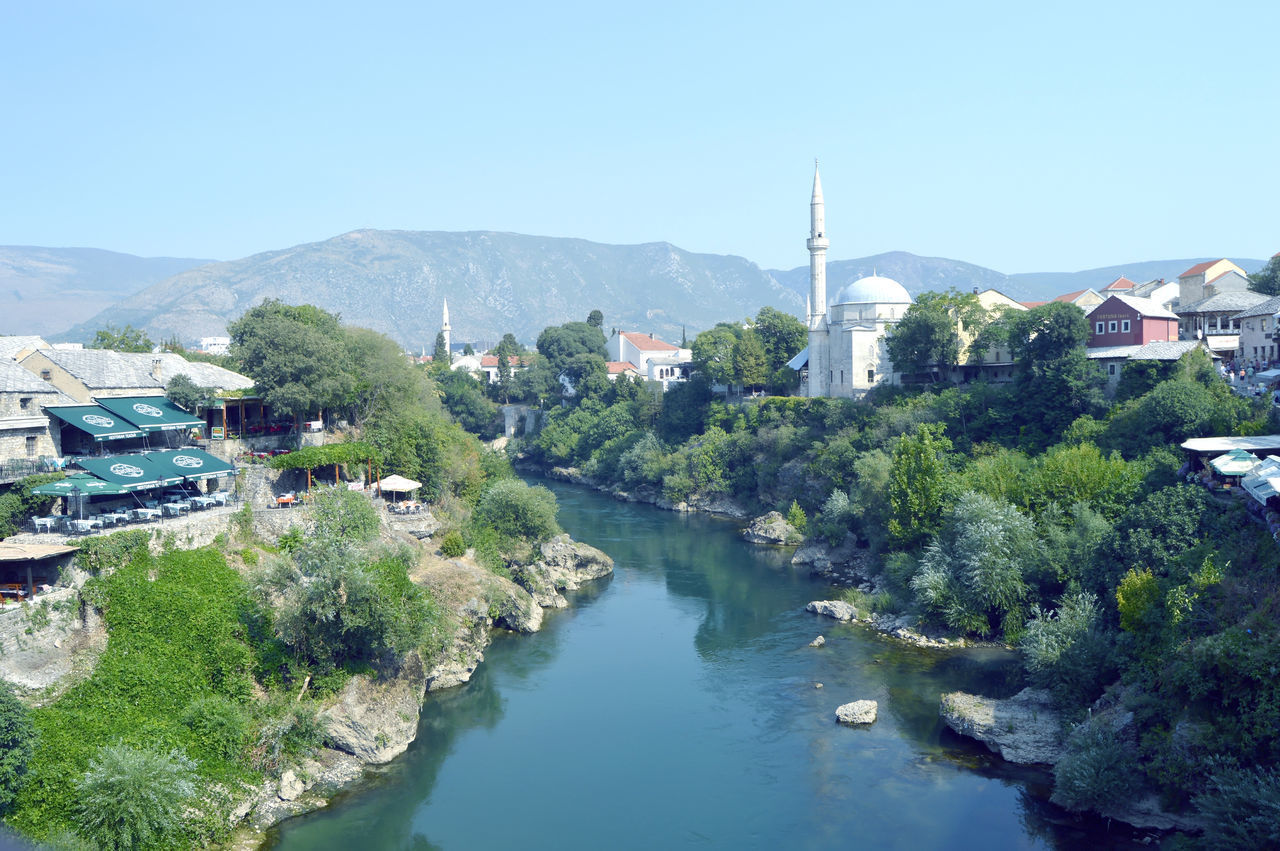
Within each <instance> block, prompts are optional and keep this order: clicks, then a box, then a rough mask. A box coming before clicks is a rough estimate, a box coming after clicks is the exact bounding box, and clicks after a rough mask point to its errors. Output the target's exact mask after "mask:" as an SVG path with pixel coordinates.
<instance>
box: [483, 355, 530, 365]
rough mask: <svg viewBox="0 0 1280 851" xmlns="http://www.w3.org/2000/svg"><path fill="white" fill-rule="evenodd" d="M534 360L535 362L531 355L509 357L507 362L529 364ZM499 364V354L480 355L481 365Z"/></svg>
mask: <svg viewBox="0 0 1280 851" xmlns="http://www.w3.org/2000/svg"><path fill="white" fill-rule="evenodd" d="M532 362H533V358H532V357H529V356H526V357H514V358H507V363H508V364H510V365H511V366H528V365H529V364H530V363H532ZM497 365H498V356H497V355H481V356H480V366H482V367H486V366H492V367H496V366H497Z"/></svg>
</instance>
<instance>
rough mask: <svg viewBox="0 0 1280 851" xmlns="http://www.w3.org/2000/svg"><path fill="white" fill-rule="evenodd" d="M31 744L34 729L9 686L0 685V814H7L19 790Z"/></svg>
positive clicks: (24, 777)
mask: <svg viewBox="0 0 1280 851" xmlns="http://www.w3.org/2000/svg"><path fill="white" fill-rule="evenodd" d="M35 745H36V728H35V725H34V724H32V723H31V714H30V713H29V712H28V711H27V708H26V707H25V706H23V705H22V701H20V700H18V697H17V695H15V694H14V693H13V687H12V686H11V685H9V684H8V683H7V682H6V683H0V813H5V812H7V811H8V809H9V807H10V805H12V804H13V799H14V796H15V795H16V794H17V792H18V790H19V789H21V788H22V784H23V782H24V781H25V780H26V775H27V763H28V762H29V761H30V759H31V754H32V752H33V751H34V750H35Z"/></svg>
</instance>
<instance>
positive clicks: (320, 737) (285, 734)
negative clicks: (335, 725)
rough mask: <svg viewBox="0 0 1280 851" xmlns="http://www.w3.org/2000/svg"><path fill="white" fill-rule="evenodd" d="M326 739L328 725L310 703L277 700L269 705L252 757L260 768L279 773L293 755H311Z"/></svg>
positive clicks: (271, 772) (255, 764) (259, 729)
mask: <svg viewBox="0 0 1280 851" xmlns="http://www.w3.org/2000/svg"><path fill="white" fill-rule="evenodd" d="M323 741H324V725H323V724H322V723H321V721H320V719H319V717H318V716H317V715H316V711H315V708H314V707H313V706H311V705H310V704H305V703H303V704H299V703H294V702H292V701H291V700H288V699H283V700H276V701H274V702H272V703H271V704H269V705H268V707H267V717H266V720H265V721H263V722H262V724H261V726H260V727H259V728H258V737H257V739H256V740H255V741H254V744H253V748H252V751H251V753H250V758H251V760H252V762H253V764H254V766H255V767H256V768H258V769H259V770H261V771H265V772H268V773H270V774H279V773H280V771H281V770H282V769H283V768H284V765H285V763H286V761H287V759H288V758H289V757H300V756H307V755H310V754H311V753H313V752H314V751H315V750H316V748H318V747H320V744H321V742H323Z"/></svg>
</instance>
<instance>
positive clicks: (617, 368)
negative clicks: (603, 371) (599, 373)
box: [605, 360, 640, 375]
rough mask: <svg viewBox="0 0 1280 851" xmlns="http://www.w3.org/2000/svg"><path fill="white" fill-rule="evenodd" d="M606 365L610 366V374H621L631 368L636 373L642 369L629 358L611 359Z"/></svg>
mask: <svg viewBox="0 0 1280 851" xmlns="http://www.w3.org/2000/svg"><path fill="white" fill-rule="evenodd" d="M605 366H607V367H609V374H610V375H621V374H622V373H624V372H626V371H627V370H631V371H632V372H636V373H638V372H639V371H640V370H638V369H636V365H635V364H633V363H632V362H631V361H629V360H611V361H609V362H608V363H606V364H605Z"/></svg>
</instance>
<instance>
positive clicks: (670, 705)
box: [278, 485, 1121, 851]
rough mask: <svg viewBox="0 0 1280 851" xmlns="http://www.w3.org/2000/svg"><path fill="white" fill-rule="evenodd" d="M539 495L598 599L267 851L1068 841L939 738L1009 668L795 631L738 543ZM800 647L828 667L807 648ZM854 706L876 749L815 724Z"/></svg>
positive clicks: (695, 520)
mask: <svg viewBox="0 0 1280 851" xmlns="http://www.w3.org/2000/svg"><path fill="white" fill-rule="evenodd" d="M553 488H554V489H555V490H556V491H557V493H558V496H559V497H560V504H561V522H562V525H564V527H565V528H566V529H567V530H568V531H569V532H570V533H572V534H573V535H574V536H575V537H576V538H578V539H579V540H583V541H586V542H587V543H590V544H593V545H595V546H598V547H600V548H602V549H604V550H605V551H607V552H609V553H610V555H612V556H613V557H614V558H615V561H616V563H617V572H616V574H615V576H614V577H613V578H612V580H609V581H607V582H602V583H596V584H594V585H592V586H590V587H588V588H586V589H584V590H583V591H582V592H579V593H578V594H576V595H574V598H573V600H572V604H573V605H572V608H570V609H568V610H565V611H562V612H548V613H547V614H548V618H547V622H546V625H545V627H544V630H543V631H542V632H540V633H538V634H537V635H533V636H506V635H499V636H497V637H496V639H495V642H494V644H493V645H492V646H491V648H490V649H489V651H488V652H487V654H486V655H487V661H486V662H485V664H484V665H482V666H481V667H480V669H479V670H478V671H477V674H476V676H475V677H474V678H473V680H472V681H471V683H470V684H468V685H466V686H464V687H462V688H459V689H455V690H452V691H449V692H444V693H441V694H438V695H433V696H430V697H429V698H428V701H427V704H426V706H425V707H424V709H423V715H422V723H421V728H420V734H419V738H418V740H417V741H416V742H415V743H414V745H413V746H412V747H411V748H410V750H409V752H408V753H407V754H406V755H405V756H404V757H402V758H401V759H400V760H398V761H397V762H396V763H394V764H393V765H391V766H389V767H388V768H386V769H385V770H383V771H382V772H381V773H380V776H379V777H378V778H376V779H375V780H374V781H372V782H370V783H368V784H366V785H365V786H364V787H363V788H361V789H359V790H357V791H355V792H353V793H350V794H348V795H347V796H345V797H344V798H343V799H342V800H341V801H340V802H339V803H338V804H337V805H335V806H334V807H333V808H332V809H331V810H329V811H327V812H323V813H318V814H315V815H312V816H308V817H305V818H302V819H297V820H294V821H293V822H290V823H288V824H286V825H285V826H284V828H283V829H282V830H281V831H280V832H279V837H278V839H279V847H281V848H288V849H304V848H305V849H321V848H333V849H338V848H342V849H346V848H356V847H358V848H410V849H417V848H434V847H440V848H447V849H455V848H488V847H500V846H506V845H520V846H521V847H525V848H557V849H559V848H597V847H601V846H607V847H610V848H653V847H666V846H669V845H698V846H711V847H737V846H745V847H788V848H829V847H832V846H848V845H856V846H865V847H876V848H910V849H916V848H922V847H929V848H934V847H937V848H941V847H949V848H950V847H954V848H982V849H984V851H989V849H998V848H1044V847H1053V846H1060V847H1068V846H1073V845H1075V844H1077V843H1078V842H1079V840H1080V835H1081V834H1080V830H1081V828H1080V827H1079V826H1078V825H1077V824H1075V823H1074V822H1069V823H1064V820H1063V819H1062V817H1061V816H1062V814H1061V813H1060V811H1057V810H1056V808H1053V807H1052V806H1051V805H1048V804H1047V803H1045V802H1044V797H1045V796H1046V795H1047V786H1046V782H1047V780H1046V776H1045V775H1044V774H1043V773H1042V772H1038V771H1031V770H1025V769H1018V768H1016V767H1010V766H1007V765H1006V764H1005V763H1003V762H1002V761H1000V760H998V759H996V758H994V757H992V756H991V755H990V754H989V753H988V752H987V751H986V750H985V748H983V747H982V746H981V745H978V744H976V743H974V742H971V741H968V740H963V739H960V738H959V737H956V736H954V734H952V733H950V731H948V730H945V728H944V727H943V725H942V724H941V722H940V721H939V719H938V714H937V707H938V699H939V695H940V693H941V692H942V691H944V690H947V691H949V690H955V689H964V690H968V691H980V692H985V693H988V694H996V695H1004V694H1011V693H1012V692H1014V691H1016V690H1017V689H1018V688H1020V687H1021V683H1020V681H1019V675H1018V673H1017V666H1016V663H1015V660H1013V659H1012V656H1011V654H1008V653H1007V652H1003V651H999V650H986V649H980V650H970V651H963V652H950V653H938V652H936V651H925V650H919V649H916V648H910V647H903V646H901V645H899V644H897V643H894V642H890V641H887V640H884V639H882V638H880V637H878V636H876V635H875V634H874V633H871V632H869V631H867V630H866V629H865V628H863V627H858V626H854V625H842V624H837V623H835V622H833V621H831V620H829V619H824V618H819V617H817V616H814V615H810V614H807V613H805V612H804V611H803V608H804V604H805V603H806V602H808V600H810V599H814V598H817V597H820V596H825V595H826V593H827V589H825V587H823V586H821V585H818V584H816V583H815V582H813V581H812V580H811V579H810V578H809V576H808V575H807V572H805V571H803V570H795V569H793V568H791V566H790V565H789V563H788V556H789V552H787V551H783V550H776V549H771V548H762V547H752V546H749V545H746V544H744V543H743V542H742V541H741V539H740V538H739V535H738V528H737V524H731V523H725V522H722V521H717V520H713V519H709V518H706V517H700V516H683V515H679V514H673V513H669V512H662V511H658V510H656V509H652V508H649V507H646V506H634V505H626V504H620V503H616V502H613V501H611V500H608V499H606V498H603V497H600V496H598V495H596V494H592V493H589V492H586V491H582V490H579V489H574V488H566V487H563V486H559V485H553ZM818 633H822V634H824V635H825V636H826V638H827V646H826V647H824V648H812V647H809V646H808V643H809V642H810V641H811V640H812V638H813V636H814V635H816V634H818ZM817 683H821V684H822V687H821V688H817V687H815V684H817ZM863 698H870V699H874V700H877V701H878V702H879V705H880V718H879V720H878V721H877V723H876V724H875V725H874V726H872V727H871V728H869V729H863V730H851V729H848V728H844V727H839V726H837V725H836V724H835V723H834V710H835V707H836V706H837V705H839V704H840V703H844V702H848V701H850V700H854V699H863ZM1068 821H1069V820H1068ZM1083 829H1084V830H1085V834H1084V835H1085V836H1087V837H1089V838H1090V839H1091V840H1092V838H1093V835H1094V833H1096V832H1097V831H1096V830H1094V829H1093V828H1091V827H1089V826H1088V825H1086V826H1084V828H1083ZM1106 841H1109V839H1108V838H1104V841H1103V843H1099V844H1105V842H1106ZM1115 847H1121V846H1119V845H1117V846H1115Z"/></svg>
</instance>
